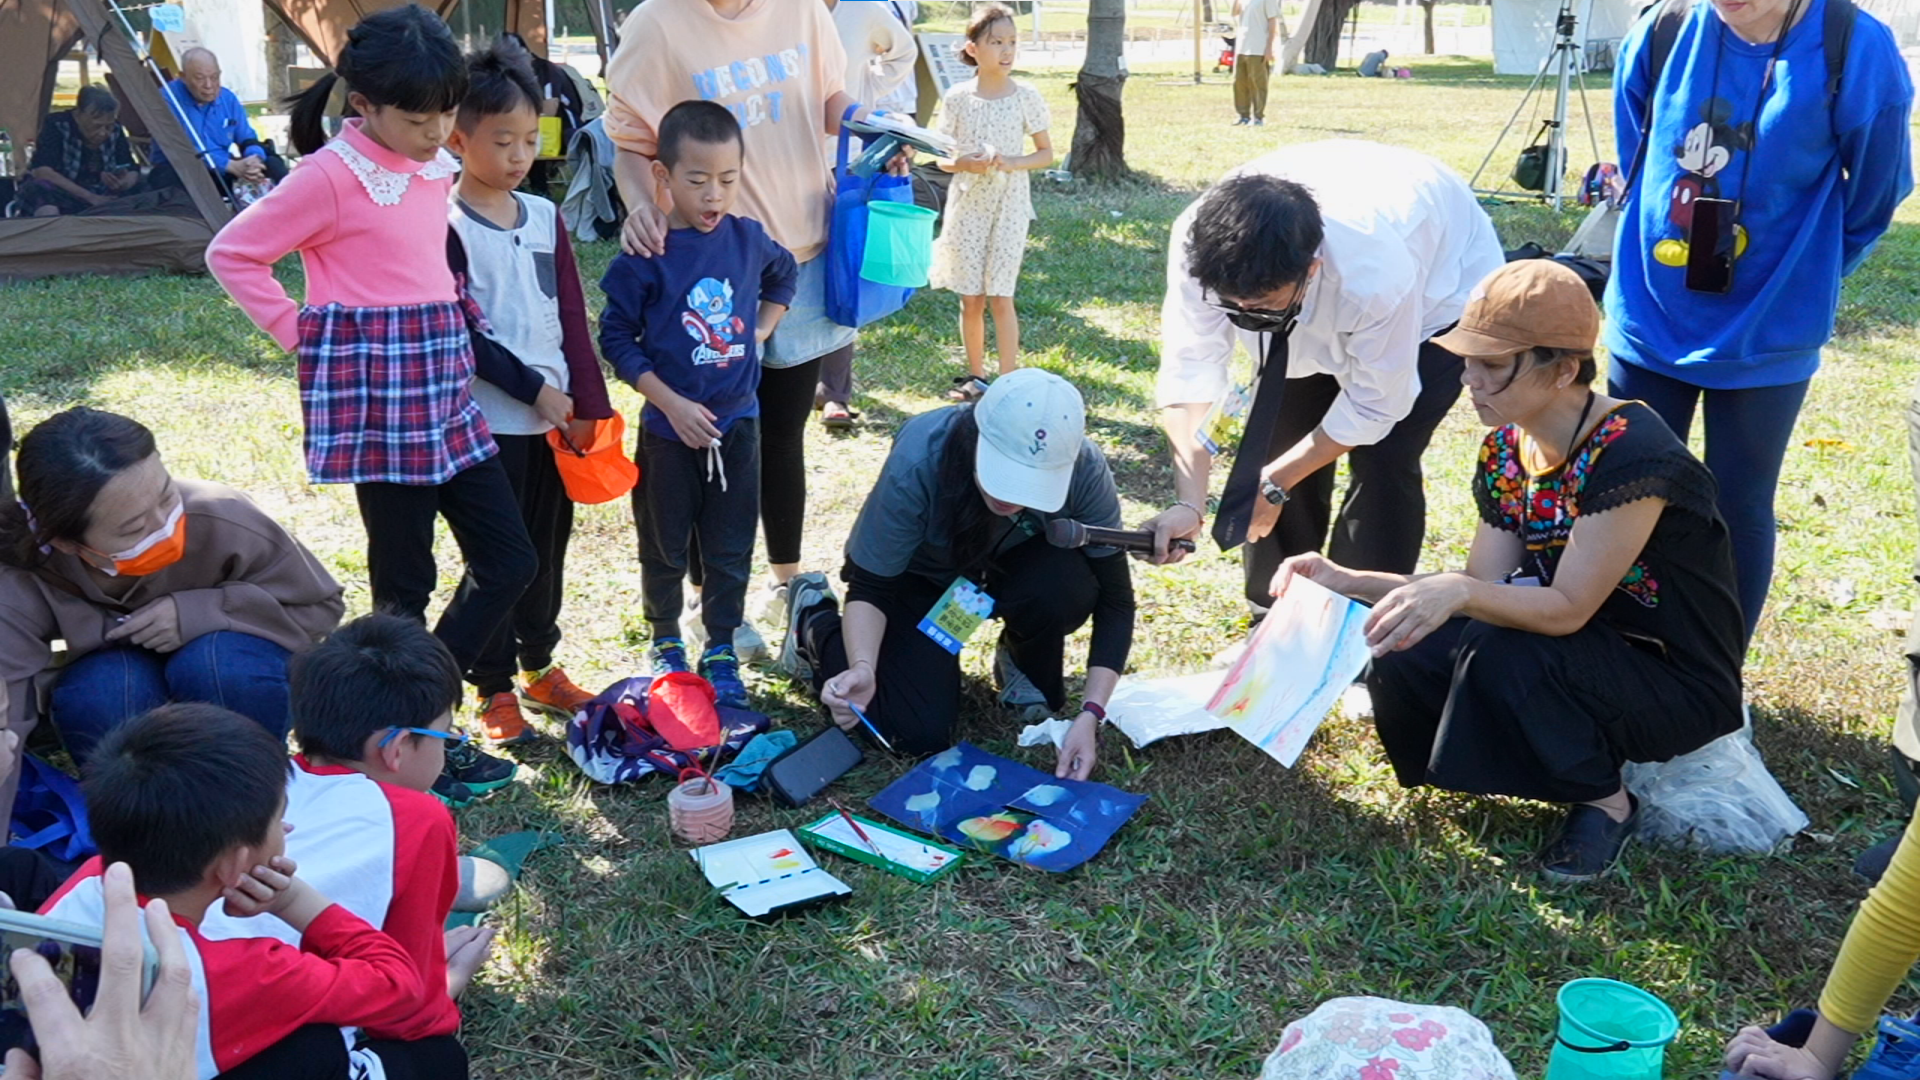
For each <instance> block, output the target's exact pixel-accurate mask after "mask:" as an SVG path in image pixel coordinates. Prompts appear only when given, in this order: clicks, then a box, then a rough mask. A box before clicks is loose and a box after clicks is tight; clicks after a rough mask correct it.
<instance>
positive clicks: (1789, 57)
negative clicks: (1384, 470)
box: [1605, 0, 1913, 637]
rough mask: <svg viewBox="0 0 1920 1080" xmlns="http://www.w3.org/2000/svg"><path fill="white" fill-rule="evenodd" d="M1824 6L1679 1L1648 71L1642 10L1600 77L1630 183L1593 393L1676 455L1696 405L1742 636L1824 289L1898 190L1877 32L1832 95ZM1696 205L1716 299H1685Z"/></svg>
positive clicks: (1857, 255) (1891, 61)
mask: <svg viewBox="0 0 1920 1080" xmlns="http://www.w3.org/2000/svg"><path fill="white" fill-rule="evenodd" d="M1828 2H1829V0H1695V2H1694V3H1693V4H1692V6H1691V8H1690V9H1689V10H1687V11H1686V13H1685V15H1684V17H1683V18H1682V19H1681V21H1680V23H1679V29H1678V33H1677V35H1676V36H1675V37H1674V39H1673V46H1672V51H1671V53H1670V54H1669V55H1668V57H1667V59H1666V63H1665V64H1664V66H1663V67H1662V68H1661V70H1659V71H1657V72H1656V71H1655V70H1654V68H1655V59H1654V56H1653V54H1654V53H1655V52H1656V50H1655V49H1654V48H1653V47H1652V45H1653V39H1654V36H1655V34H1654V27H1655V24H1656V23H1657V22H1658V20H1659V17H1660V14H1661V10H1662V9H1663V8H1664V7H1665V6H1666V5H1660V6H1659V7H1656V8H1655V9H1653V10H1652V11H1650V12H1649V13H1648V15H1647V16H1646V17H1644V18H1642V19H1641V20H1640V23H1639V25H1638V26H1636V27H1635V28H1634V30H1633V32H1632V34H1631V35H1629V37H1628V38H1627V43H1626V46H1625V48H1624V50H1623V53H1622V61H1621V65H1620V69H1619V72H1618V73H1617V74H1616V76H1615V91H1614V130H1615V132H1616V133H1617V140H1618V147H1619V155H1620V161H1621V162H1622V167H1623V168H1626V169H1628V171H1629V177H1630V180H1631V183H1632V187H1631V188H1630V190H1629V192H1628V201H1627V203H1626V206H1625V208H1624V211H1623V213H1622V215H1621V222H1620V228H1619V232H1618V234H1617V236H1616V239H1615V248H1614V264H1613V277H1612V280H1611V281H1610V282H1609V284H1608V287H1607V297H1606V310H1607V327H1606V333H1605V342H1606V345H1607V348H1608V350H1609V352H1611V354H1612V357H1613V363H1612V364H1611V370H1610V386H1609V388H1608V392H1609V393H1610V394H1612V395H1613V396H1615V397H1621V398H1629V399H1638V400H1641V401H1644V402H1646V403H1647V404H1649V405H1651V406H1652V407H1653V409H1654V410H1655V411H1656V412H1658V413H1659V414H1660V415H1661V417H1662V418H1663V419H1664V420H1666V422H1667V425H1668V426H1669V427H1671V428H1673V430H1674V432H1675V433H1677V434H1678V435H1679V436H1680V437H1681V438H1683V439H1684V438H1686V437H1687V433H1688V430H1689V429H1690V428H1691V426H1692V422H1693V414H1694V411H1695V408H1696V407H1697V406H1698V404H1699V402H1700V401H1701V399H1702V398H1703V397H1704V399H1705V403H1706V404H1705V413H1706V425H1707V443H1706V461H1707V466H1708V467H1709V468H1710V469H1711V470H1712V471H1713V473H1714V476H1715V478H1716V479H1717V480H1718V481H1719V484H1720V500H1719V501H1720V512H1721V515H1722V516H1723V517H1725V518H1726V520H1727V525H1728V527H1729V529H1730V530H1731V532H1732V534H1733V548H1734V563H1735V569H1736V571H1737V574H1738V578H1739V588H1740V604H1741V607H1742V609H1743V611H1744V613H1745V615H1746V621H1747V633H1748V636H1749V637H1751V636H1752V633H1753V628H1754V627H1755V625H1757V624H1758V623H1759V620H1760V610H1761V608H1762V607H1763V606H1764V605H1765V602H1766V597H1767V589H1768V586H1769V584H1770V583H1771V581H1772V577H1773V551H1774V518H1773V494H1774V488H1775V486H1776V484H1777V483H1778V481H1779V477H1780V466H1781V462H1782V460H1783V459H1784V458H1785V456H1786V448H1787V443H1788V440H1789V439H1790V437H1791V436H1792V434H1793V425H1794V421H1795V419H1796V418H1797V417H1798V416H1799V413H1800V405H1801V402H1802V401H1803V400H1804V399H1805V397H1806V393H1807V385H1808V383H1809V382H1810V381H1811V380H1812V378H1813V374H1814V372H1815V371H1816V370H1817V369H1818V368H1819V366H1820V350H1821V348H1822V347H1823V346H1825V345H1826V343H1827V339H1828V338H1830V337H1831V336H1832V335H1833V325H1834V313H1835V310H1836V309H1837V308H1838V306H1839V300H1840V281H1841V279H1842V278H1844V277H1845V276H1846V275H1847V274H1850V273H1852V272H1853V271H1854V269H1855V268H1857V267H1858V266H1859V265H1860V264H1861V262H1862V261H1864V260H1865V259H1866V257H1867V255H1868V254H1869V253H1870V252H1871V251H1872V250H1873V246H1874V244H1875V242H1876V241H1878V240H1879V238H1880V236H1881V234H1882V233H1884V232H1885V231H1886V230H1887V227H1888V225H1889V224H1890V223H1891V222H1892V220H1893V212H1894V208H1895V207H1896V206H1898V205H1899V204H1900V201H1901V200H1902V199H1904V198H1906V196H1907V194H1908V192H1910V191H1912V189H1913V165H1912V150H1911V146H1910V142H1911V137H1910V133H1909V130H1908V118H1909V115H1910V113H1911V111H1912V104H1913V83H1912V80H1911V79H1910V77H1909V75H1908V72H1907V66H1906V62H1905V60H1904V59H1903V58H1902V57H1901V55H1900V49H1899V47H1898V45H1897V44H1896V43H1895V41H1894V37H1893V34H1892V32H1891V31H1889V30H1888V29H1887V27H1886V26H1885V24H1883V23H1881V22H1880V21H1878V20H1877V19H1875V18H1874V17H1873V16H1871V15H1868V14H1867V13H1866V12H1864V11H1857V12H1855V13H1854V17H1853V26H1852V36H1851V39H1850V41H1849V43H1848V46H1847V48H1846V51H1845V59H1844V63H1843V65H1842V70H1841V71H1840V72H1839V73H1838V74H1839V75H1840V79H1839V83H1838V90H1837V92H1834V91H1833V89H1832V85H1833V84H1832V82H1831V79H1830V74H1831V73H1829V71H1828V70H1827V66H1828V65H1827V56H1828V49H1827V45H1826V40H1825V38H1826V33H1827V30H1828V24H1829V20H1828V18H1827V10H1826V8H1827V4H1828ZM1649 116H1651V124H1650V125H1649V123H1648V118H1649ZM1643 143H1644V145H1642V144H1643ZM1702 198H1717V199H1726V200H1732V201H1734V202H1735V203H1737V206H1738V212H1737V217H1736V221H1737V226H1736V229H1735V234H1734V245H1735V252H1736V257H1735V259H1734V263H1733V273H1732V287H1731V288H1730V289H1729V290H1728V291H1726V292H1724V293H1721V292H1703V291H1696V290H1692V289H1689V288H1687V286H1686V278H1687V270H1686V267H1687V256H1688V252H1689V249H1690V246H1691V244H1690V242H1691V240H1692V237H1691V236H1690V229H1691V227H1692V224H1693V211H1694V208H1695V205H1696V201H1697V200H1699V199H1702Z"/></svg>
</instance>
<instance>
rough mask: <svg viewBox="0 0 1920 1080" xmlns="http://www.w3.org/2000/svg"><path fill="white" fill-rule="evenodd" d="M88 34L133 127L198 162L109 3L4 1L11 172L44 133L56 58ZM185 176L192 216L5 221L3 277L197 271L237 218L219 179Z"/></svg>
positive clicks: (1, 67) (0, 10)
mask: <svg viewBox="0 0 1920 1080" xmlns="http://www.w3.org/2000/svg"><path fill="white" fill-rule="evenodd" d="M82 36H84V37H86V38H87V40H89V41H91V42H93V43H94V46H95V48H96V49H97V50H98V51H99V54H100V58H101V59H102V60H104V61H105V62H106V64H107V67H108V68H109V69H111V70H112V71H114V72H116V73H118V78H117V79H116V80H115V81H116V83H117V86H118V89H119V91H120V93H121V95H122V96H123V98H124V100H125V101H126V102H127V103H128V104H129V105H131V106H132V107H133V112H134V116H133V117H130V118H129V119H130V120H137V121H138V122H139V123H140V124H141V125H142V126H144V127H145V128H146V129H147V130H148V131H149V132H151V133H152V134H153V137H154V139H155V140H157V141H158V142H159V143H160V147H161V149H163V150H165V151H166V154H167V157H168V158H169V159H171V160H173V161H192V160H194V156H195V155H194V148H193V146H192V144H191V143H190V142H189V141H188V138H187V134H186V131H185V130H184V129H183V128H181V126H180V125H179V123H177V122H176V121H175V120H174V119H173V116H172V113H171V111H170V109H169V107H168V105H167V104H166V101H165V99H164V98H163V97H162V96H161V93H160V86H159V84H158V83H157V82H155V81H154V80H153V79H152V78H151V77H149V76H147V75H146V74H145V73H144V72H142V71H141V68H140V60H139V57H138V56H137V55H136V54H135V52H134V46H133V44H132V43H130V42H129V41H128V40H127V37H126V34H125V33H124V32H123V31H122V29H121V27H120V24H119V21H118V19H117V17H116V16H115V15H114V14H113V13H112V12H111V11H109V10H108V8H107V4H106V2H105V0H0V130H5V131H7V132H10V133H13V146H14V155H15V158H14V162H13V165H14V168H13V170H12V171H13V173H14V174H15V175H18V173H19V172H20V171H21V168H20V167H21V166H24V165H25V164H26V144H27V142H28V141H29V140H30V139H32V138H33V134H32V133H35V132H38V131H39V130H40V123H41V121H42V120H44V119H45V118H46V115H47V105H48V102H49V100H50V99H51V98H52V96H53V81H54V75H55V74H56V73H57V72H58V71H59V67H60V60H61V58H62V57H64V56H66V55H67V54H68V53H69V52H71V51H72V49H73V46H74V44H75V43H76V42H78V41H79V40H80V38H81V37H82ZM181 177H182V179H183V180H184V181H185V183H186V187H187V194H188V196H190V197H191V199H192V204H193V211H194V213H192V214H185V215H169V214H150V215H143V216H139V217H108V216H101V217H92V216H83V217H56V218H26V219H18V218H16V219H13V220H0V280H6V279H11V278H29V277H43V276H45V275H48V274H71V273H85V272H92V273H103V274H107V273H139V272H144V271H150V270H174V271H186V270H199V269H203V268H204V266H205V261H204V256H205V252H206V247H207V242H208V241H209V240H211V239H213V234H214V232H215V231H217V230H218V229H219V228H220V226H221V225H224V224H225V223H226V221H227V219H228V218H229V217H230V216H231V213H230V211H229V210H228V208H227V204H226V202H225V201H224V200H222V198H221V196H220V191H219V189H218V188H216V187H215V186H214V183H213V179H212V177H210V176H209V175H207V174H206V173H205V172H203V171H201V170H198V169H185V170H182V172H181Z"/></svg>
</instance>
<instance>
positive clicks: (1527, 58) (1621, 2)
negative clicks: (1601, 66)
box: [1493, 0, 1651, 75]
mask: <svg viewBox="0 0 1920 1080" xmlns="http://www.w3.org/2000/svg"><path fill="white" fill-rule="evenodd" d="M1649 2H1651V0H1573V14H1574V18H1575V20H1576V21H1575V24H1574V39H1575V40H1576V41H1578V42H1580V44H1581V46H1582V48H1583V49H1584V50H1585V51H1586V55H1587V59H1588V67H1589V68H1591V67H1593V66H1594V63H1595V61H1598V60H1600V59H1601V57H1602V56H1603V55H1605V56H1612V55H1614V53H1615V52H1617V50H1618V42H1619V40H1620V39H1621V38H1624V37H1626V36H1627V31H1629V30H1631V29H1633V23H1634V20H1635V19H1636V18H1638V17H1639V15H1640V9H1641V8H1643V7H1645V6H1646V5H1647V3H1649ZM1560 4H1561V0H1494V3H1493V70H1494V72H1495V73H1496V74H1499V75H1532V74H1533V73H1535V72H1537V71H1539V70H1540V64H1541V62H1542V61H1544V60H1545V59H1546V58H1547V54H1548V53H1549V52H1551V51H1552V49H1553V39H1554V22H1555V20H1556V19H1557V17H1558V16H1559V14H1560ZM1609 43H1611V44H1612V47H1611V48H1609V47H1608V45H1609Z"/></svg>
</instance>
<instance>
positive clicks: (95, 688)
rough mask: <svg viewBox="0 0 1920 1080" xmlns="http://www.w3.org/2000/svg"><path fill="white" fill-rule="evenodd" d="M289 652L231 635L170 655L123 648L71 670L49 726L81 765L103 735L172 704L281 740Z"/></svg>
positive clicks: (197, 641) (207, 638)
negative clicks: (247, 724)
mask: <svg viewBox="0 0 1920 1080" xmlns="http://www.w3.org/2000/svg"><path fill="white" fill-rule="evenodd" d="M288 655H289V654H288V652H287V650H285V649H283V648H281V647H280V646H278V645H275V644H274V643H273V642H271V641H268V640H266V639H265V638H257V637H254V636H253V635H251V634H241V633H237V632H235V631H232V630H216V631H214V632H213V633H211V634H202V635H201V636H199V637H197V638H194V639H193V640H192V641H189V642H187V643H186V644H185V645H183V646H181V647H180V649H179V650H178V651H176V652H173V653H158V652H153V651H152V650H150V649H142V648H139V647H138V646H132V645H123V646H116V647H114V648H108V649H102V650H100V651H99V652H94V653H88V654H87V655H85V656H83V657H81V658H80V659H78V660H76V661H74V662H73V663H72V664H70V665H68V667H67V669H66V671H65V672H63V673H62V674H61V676H60V681H59V683H58V684H56V685H55V686H54V688H53V725H54V727H56V728H58V729H60V738H61V740H62V741H63V742H65V743H66V746H67V752H68V753H70V754H72V755H73V760H74V763H75V764H77V765H85V764H86V762H87V759H88V758H89V757H91V756H92V755H93V748H94V745H95V744H96V743H98V742H99V741H100V739H101V738H102V737H103V736H105V735H106V733H107V732H109V731H112V730H113V729H114V728H116V727H119V726H120V725H121V724H123V723H126V722H127V721H128V720H131V719H133V718H134V717H136V716H139V715H140V714H141V713H144V712H146V711H148V710H149V709H155V708H158V707H160V706H161V705H165V704H167V703H168V702H171V701H200V702H206V703H208V704H212V705H219V706H221V707H222V708H227V709H232V710H233V711H234V712H237V713H239V714H240V715H242V716H245V717H248V718H249V719H252V720H254V721H255V722H257V723H258V724H259V725H260V726H261V727H263V728H266V729H267V730H268V731H270V732H272V733H273V734H274V736H275V737H276V738H282V739H284V738H286V735H287V726H288V711H287V657H288Z"/></svg>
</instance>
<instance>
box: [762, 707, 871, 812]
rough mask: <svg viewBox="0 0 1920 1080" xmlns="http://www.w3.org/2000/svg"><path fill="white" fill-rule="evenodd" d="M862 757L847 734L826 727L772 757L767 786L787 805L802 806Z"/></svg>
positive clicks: (858, 762)
mask: <svg viewBox="0 0 1920 1080" xmlns="http://www.w3.org/2000/svg"><path fill="white" fill-rule="evenodd" d="M864 757H865V755H863V754H861V752H860V748H859V747H858V746H855V745H854V744H853V740H852V739H849V738H847V733H846V732H844V731H841V730H840V729H839V728H837V727H832V726H829V727H828V728H827V729H826V730H825V731H822V732H821V733H820V734H818V735H815V736H814V737H813V738H811V739H808V740H807V741H806V742H803V743H801V744H799V745H798V746H795V747H794V748H793V749H791V750H788V751H787V752H786V753H784V754H781V755H780V756H779V757H777V758H774V759H773V761H772V762H770V763H769V764H768V765H767V774H766V781H767V787H768V789H769V790H771V791H772V792H773V794H774V797H775V798H777V799H779V800H780V801H781V802H783V803H785V804H787V805H788V806H804V805H805V804H806V803H807V802H808V801H810V800H811V799H812V798H813V797H814V796H816V795H818V794H820V793H821V792H822V791H825V790H826V789H827V785H829V784H831V783H833V782H834V781H835V780H838V779H840V778H841V777H842V776H845V775H846V774H847V770H849V769H851V768H853V767H854V766H855V765H858V764H860V762H861V760H862V759H863V758H864Z"/></svg>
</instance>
